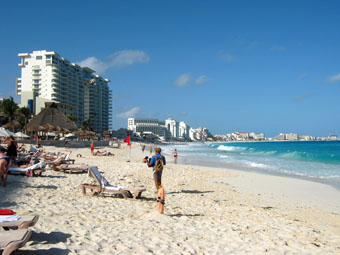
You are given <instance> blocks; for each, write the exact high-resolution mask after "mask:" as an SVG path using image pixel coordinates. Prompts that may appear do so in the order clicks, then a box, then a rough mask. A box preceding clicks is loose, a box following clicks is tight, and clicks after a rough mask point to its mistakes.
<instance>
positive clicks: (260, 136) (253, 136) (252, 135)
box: [249, 132, 266, 141]
mask: <svg viewBox="0 0 340 255" xmlns="http://www.w3.org/2000/svg"><path fill="white" fill-rule="evenodd" d="M249 139H250V140H255V141H263V140H265V139H266V138H265V136H264V133H254V132H250V133H249Z"/></svg>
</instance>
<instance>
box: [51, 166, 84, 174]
mask: <svg viewBox="0 0 340 255" xmlns="http://www.w3.org/2000/svg"><path fill="white" fill-rule="evenodd" d="M52 168H53V170H54V171H63V172H69V173H71V172H87V170H88V169H89V168H90V166H89V165H85V164H79V165H76V164H61V165H59V166H57V165H52Z"/></svg>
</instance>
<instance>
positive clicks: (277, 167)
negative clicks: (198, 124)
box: [163, 141, 340, 187]
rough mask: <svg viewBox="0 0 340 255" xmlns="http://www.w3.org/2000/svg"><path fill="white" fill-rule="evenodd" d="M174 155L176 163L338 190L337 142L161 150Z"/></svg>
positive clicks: (195, 145) (339, 162) (191, 146)
mask: <svg viewBox="0 0 340 255" xmlns="http://www.w3.org/2000/svg"><path fill="white" fill-rule="evenodd" d="M175 148H176V149H177V151H178V155H179V157H178V163H180V164H192V165H203V166H217V167H229V168H235V169H240V170H245V171H258V172H262V173H263V172H264V173H268V174H275V175H285V176H287V175H288V176H291V177H298V178H304V179H309V180H314V181H321V182H326V183H330V184H335V186H337V187H340V141H306V142H302V141H283V142H228V143H189V144H187V145H169V146H166V147H164V149H163V151H164V153H165V154H166V155H168V156H171V153H172V151H173V150H174V149H175Z"/></svg>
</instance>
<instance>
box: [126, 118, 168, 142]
mask: <svg viewBox="0 0 340 255" xmlns="http://www.w3.org/2000/svg"><path fill="white" fill-rule="evenodd" d="M128 130H131V131H133V132H134V133H137V134H139V135H140V134H142V133H143V132H146V133H148V132H152V133H153V134H155V135H157V136H159V137H163V138H164V139H168V138H170V137H171V133H170V132H169V131H168V129H167V127H166V126H165V121H159V120H158V119H150V118H129V119H128Z"/></svg>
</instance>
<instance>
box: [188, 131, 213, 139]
mask: <svg viewBox="0 0 340 255" xmlns="http://www.w3.org/2000/svg"><path fill="white" fill-rule="evenodd" d="M210 135H211V134H210V132H209V130H208V129H207V128H197V129H193V128H190V130H189V138H190V139H191V140H192V141H201V142H205V141H207V140H208V137H209V136H210Z"/></svg>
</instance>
